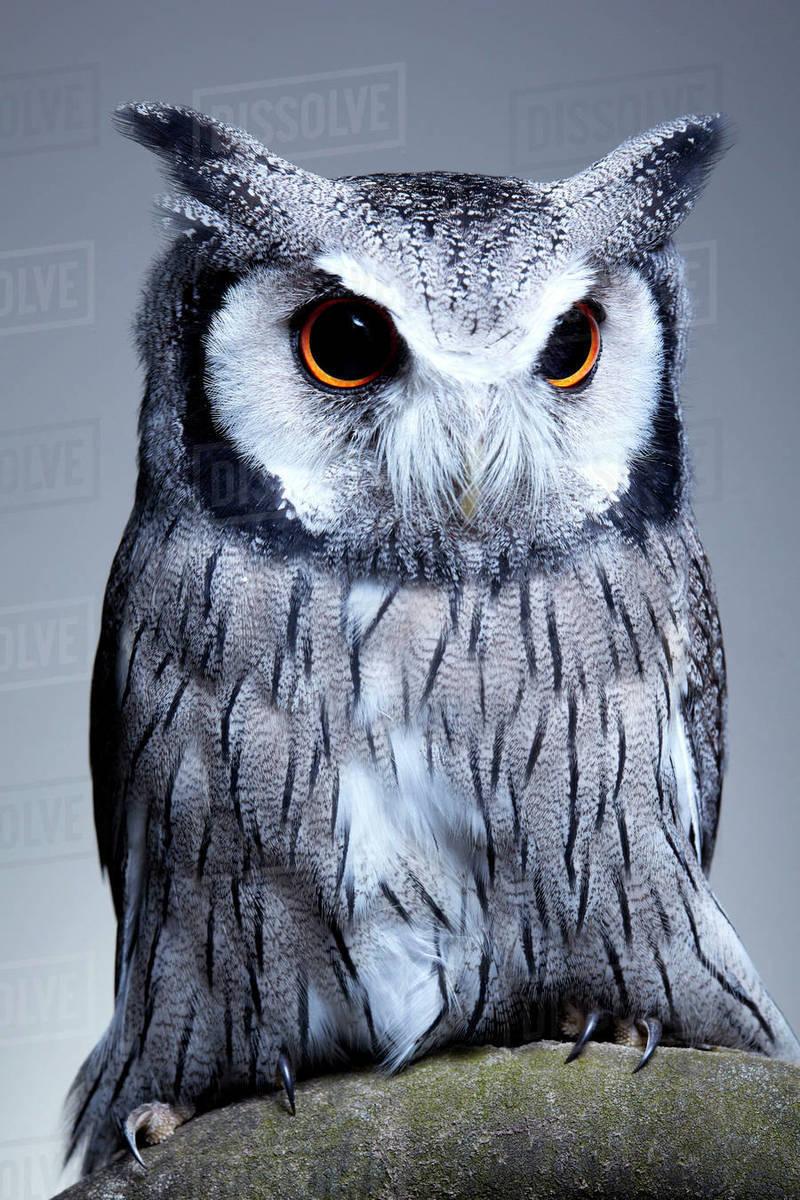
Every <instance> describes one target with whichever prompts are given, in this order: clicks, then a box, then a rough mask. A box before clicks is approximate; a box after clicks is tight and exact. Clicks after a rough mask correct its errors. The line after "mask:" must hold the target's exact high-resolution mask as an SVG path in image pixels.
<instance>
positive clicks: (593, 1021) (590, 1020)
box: [564, 1008, 608, 1063]
mask: <svg viewBox="0 0 800 1200" xmlns="http://www.w3.org/2000/svg"><path fill="white" fill-rule="evenodd" d="M607 1016H608V1013H607V1012H606V1011H605V1009H602V1008H593V1009H592V1011H591V1012H590V1013H589V1015H588V1016H587V1018H586V1021H585V1022H584V1026H583V1029H582V1030H581V1032H580V1033H579V1034H578V1037H577V1039H576V1041H575V1045H574V1046H573V1047H572V1049H571V1050H570V1052H569V1054H568V1055H567V1057H566V1058H565V1059H564V1062H565V1063H571V1062H574V1061H575V1059H576V1058H578V1057H579V1056H580V1055H581V1054H582V1053H583V1051H584V1049H585V1047H586V1043H587V1042H589V1041H590V1040H591V1038H592V1037H593V1036H594V1032H595V1030H596V1029H597V1026H598V1025H599V1024H600V1022H601V1021H603V1020H605V1018H606V1017H607Z"/></svg>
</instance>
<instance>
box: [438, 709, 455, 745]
mask: <svg viewBox="0 0 800 1200" xmlns="http://www.w3.org/2000/svg"><path fill="white" fill-rule="evenodd" d="M440 713H441V718H442V732H443V733H444V740H445V741H446V742H447V749H448V750H452V749H453V734H452V731H451V729H450V723H449V721H448V720H447V713H446V712H445V710H444V705H443V706H442V708H441V709H440Z"/></svg>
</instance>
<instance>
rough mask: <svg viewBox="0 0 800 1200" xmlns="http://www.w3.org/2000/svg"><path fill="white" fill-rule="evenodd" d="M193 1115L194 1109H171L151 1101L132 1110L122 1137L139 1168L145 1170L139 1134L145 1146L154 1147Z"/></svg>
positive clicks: (170, 1106)
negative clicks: (140, 1150)
mask: <svg viewBox="0 0 800 1200" xmlns="http://www.w3.org/2000/svg"><path fill="white" fill-rule="evenodd" d="M193 1115H194V1109H191V1108H184V1107H176V1108H173V1106H172V1105H171V1104H164V1103H162V1101H160V1100H151V1101H150V1102H149V1103H148V1104H140V1105H139V1107H138V1108H134V1109H132V1110H131V1112H129V1113H128V1115H127V1117H126V1118H125V1123H124V1124H123V1126H122V1135H123V1137H124V1138H125V1141H126V1143H127V1146H128V1149H129V1150H130V1152H131V1154H132V1155H133V1157H134V1158H135V1159H136V1161H137V1163H138V1164H139V1166H140V1167H144V1169H145V1170H147V1167H146V1165H145V1161H144V1159H143V1158H142V1156H141V1154H140V1152H139V1145H138V1137H139V1134H140V1133H141V1135H142V1141H143V1143H144V1145H145V1146H154V1145H156V1144H157V1143H158V1142H164V1141H166V1140H167V1138H168V1137H172V1135H173V1133H174V1132H175V1130H176V1129H178V1127H179V1126H181V1125H183V1124H185V1122H186V1121H188V1120H189V1118H190V1117H192V1116H193Z"/></svg>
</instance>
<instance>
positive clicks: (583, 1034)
mask: <svg viewBox="0 0 800 1200" xmlns="http://www.w3.org/2000/svg"><path fill="white" fill-rule="evenodd" d="M610 1019H611V1013H609V1012H608V1011H607V1010H605V1009H600V1008H595V1009H592V1011H591V1012H590V1013H588V1014H587V1016H586V1018H585V1019H584V1021H583V1025H582V1026H581V1027H580V1032H579V1033H578V1035H577V1037H576V1039H575V1045H574V1046H573V1047H572V1049H571V1050H570V1052H569V1054H568V1055H567V1057H566V1059H565V1060H564V1061H565V1062H568V1063H571V1062H574V1061H575V1059H576V1058H579V1057H580V1055H581V1054H582V1053H583V1051H584V1049H585V1048H586V1045H587V1043H588V1042H590V1041H591V1039H592V1038H593V1037H594V1035H595V1033H596V1032H597V1030H598V1027H599V1026H600V1025H601V1024H603V1023H604V1022H606V1021H608V1020H610ZM566 1028H567V1030H568V1031H569V1032H572V1029H577V1028H578V1025H577V1022H576V1013H575V1011H574V1010H572V1011H571V1012H570V1014H569V1016H568V1018H567V1022H566ZM661 1033H662V1026H661V1022H660V1021H659V1020H658V1019H657V1018H656V1017H642V1018H639V1019H636V1020H620V1019H619V1018H615V1019H614V1040H615V1041H616V1042H619V1043H621V1044H623V1045H626V1044H627V1045H630V1046H639V1047H642V1048H643V1053H642V1057H641V1058H640V1059H639V1061H638V1063H637V1064H636V1066H635V1067H634V1068H633V1074H634V1075H635V1074H636V1073H637V1071H641V1069H642V1067H646V1066H647V1064H648V1063H649V1061H650V1059H651V1058H652V1057H653V1055H654V1054H655V1052H656V1048H657V1046H658V1045H659V1043H660V1041H661Z"/></svg>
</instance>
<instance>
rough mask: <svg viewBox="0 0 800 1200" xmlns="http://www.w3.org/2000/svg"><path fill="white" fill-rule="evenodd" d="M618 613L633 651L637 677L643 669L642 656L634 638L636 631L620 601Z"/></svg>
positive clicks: (637, 642) (637, 640)
mask: <svg viewBox="0 0 800 1200" xmlns="http://www.w3.org/2000/svg"><path fill="white" fill-rule="evenodd" d="M619 613H620V616H621V617H622V624H623V625H624V626H625V632H626V633H627V635H628V641H629V642H630V644H631V650H632V651H633V658H634V662H635V663H636V671H637V673H638V674H639V675H641V674H643V672H644V667H643V665H642V654H641V650H640V649H639V639H638V638H637V636H636V630H635V629H634V628H633V621H632V620H631V615H630V613H629V612H628V609H627V608H626V606H625V604H624V602H623V601H620V605H619Z"/></svg>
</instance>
